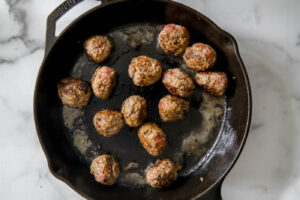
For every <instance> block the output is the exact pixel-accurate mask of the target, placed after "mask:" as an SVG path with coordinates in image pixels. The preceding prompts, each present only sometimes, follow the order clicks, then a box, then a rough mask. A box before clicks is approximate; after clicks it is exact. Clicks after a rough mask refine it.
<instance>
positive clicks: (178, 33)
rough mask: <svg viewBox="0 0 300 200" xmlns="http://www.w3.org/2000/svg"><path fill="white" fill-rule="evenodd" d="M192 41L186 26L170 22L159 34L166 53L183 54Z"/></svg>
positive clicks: (160, 43) (159, 40)
mask: <svg viewBox="0 0 300 200" xmlns="http://www.w3.org/2000/svg"><path fill="white" fill-rule="evenodd" d="M189 41H190V34H189V32H188V30H187V29H186V28H185V27H184V26H180V25H176V24H168V25H166V26H165V27H164V28H163V30H162V31H161V32H160V33H159V35H158V42H159V45H160V47H161V48H162V49H163V50H164V52H165V53H168V54H171V55H174V56H177V55H178V54H181V53H182V52H183V51H184V50H185V49H186V47H187V46H188V44H189Z"/></svg>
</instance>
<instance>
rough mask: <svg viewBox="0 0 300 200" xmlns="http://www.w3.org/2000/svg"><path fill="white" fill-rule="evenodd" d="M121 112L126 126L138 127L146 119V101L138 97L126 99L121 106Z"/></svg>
mask: <svg viewBox="0 0 300 200" xmlns="http://www.w3.org/2000/svg"><path fill="white" fill-rule="evenodd" d="M121 112H122V114H123V117H124V119H125V122H126V124H128V126H131V127H138V126H140V125H141V124H142V123H143V122H144V120H145V119H146V117H147V102H146V99H144V98H143V97H141V96H138V95H133V96H130V97H128V98H127V99H126V100H125V101H124V102H123V104H122V110H121Z"/></svg>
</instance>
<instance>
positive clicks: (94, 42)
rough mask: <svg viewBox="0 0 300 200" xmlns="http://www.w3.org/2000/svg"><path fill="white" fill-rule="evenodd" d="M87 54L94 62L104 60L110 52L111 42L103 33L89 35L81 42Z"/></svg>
mask: <svg viewBox="0 0 300 200" xmlns="http://www.w3.org/2000/svg"><path fill="white" fill-rule="evenodd" d="M83 47H84V49H85V51H86V53H87V55H88V56H89V57H90V58H91V59H92V60H93V61H95V62H96V63H100V62H103V61H104V60H106V59H107V58H108V57H109V56H110V53H111V49H112V44H111V42H110V41H109V39H108V37H106V36H104V35H94V36H91V37H89V38H88V39H87V40H86V41H85V42H84V44H83Z"/></svg>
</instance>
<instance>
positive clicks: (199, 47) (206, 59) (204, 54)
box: [183, 43, 217, 71]
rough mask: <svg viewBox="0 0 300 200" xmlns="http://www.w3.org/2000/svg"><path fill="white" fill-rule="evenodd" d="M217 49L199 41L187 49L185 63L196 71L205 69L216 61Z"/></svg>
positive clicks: (184, 56)
mask: <svg viewBox="0 0 300 200" xmlns="http://www.w3.org/2000/svg"><path fill="white" fill-rule="evenodd" d="M216 58H217V54H216V51H215V50H214V49H213V48H211V46H209V45H207V44H202V43H197V44H194V45H193V46H191V47H188V48H187V49H186V50H185V53H184V55H183V60H184V63H185V64H186V65H187V66H188V67H189V68H191V69H193V70H195V71H204V70H206V69H208V68H210V67H212V66H213V65H214V63H215V61H216Z"/></svg>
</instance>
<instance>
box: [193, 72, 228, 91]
mask: <svg viewBox="0 0 300 200" xmlns="http://www.w3.org/2000/svg"><path fill="white" fill-rule="evenodd" d="M227 82H228V80H227V76H226V74H225V73H224V72H198V73H197V74H196V83H197V84H198V85H199V86H200V87H202V88H203V90H204V91H206V92H208V93H210V94H211V95H214V96H222V95H223V94H224V92H225V90H226V87H227Z"/></svg>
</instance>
